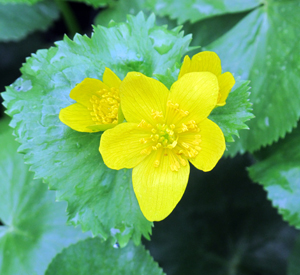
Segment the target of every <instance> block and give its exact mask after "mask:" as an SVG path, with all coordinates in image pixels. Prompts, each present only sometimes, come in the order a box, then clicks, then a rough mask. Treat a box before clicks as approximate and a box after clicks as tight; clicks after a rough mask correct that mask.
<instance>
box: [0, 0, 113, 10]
mask: <svg viewBox="0 0 300 275" xmlns="http://www.w3.org/2000/svg"><path fill="white" fill-rule="evenodd" d="M0 1H1V0H0ZM69 1H73V2H82V3H85V4H87V5H91V6H93V7H94V8H99V7H105V6H107V5H108V4H110V3H111V2H113V1H114V0H69Z"/></svg>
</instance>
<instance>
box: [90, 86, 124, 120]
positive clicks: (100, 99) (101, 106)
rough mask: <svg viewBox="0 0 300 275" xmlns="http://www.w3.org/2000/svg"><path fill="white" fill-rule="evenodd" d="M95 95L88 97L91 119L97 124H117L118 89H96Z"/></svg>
mask: <svg viewBox="0 0 300 275" xmlns="http://www.w3.org/2000/svg"><path fill="white" fill-rule="evenodd" d="M96 94H97V95H92V97H91V98H90V103H91V106H89V107H88V110H89V111H92V112H90V114H91V116H92V120H93V121H95V122H96V124H97V125H99V124H117V123H118V110H119V105H120V98H119V89H117V88H115V87H113V88H110V89H109V90H107V89H102V90H99V91H97V93H96Z"/></svg>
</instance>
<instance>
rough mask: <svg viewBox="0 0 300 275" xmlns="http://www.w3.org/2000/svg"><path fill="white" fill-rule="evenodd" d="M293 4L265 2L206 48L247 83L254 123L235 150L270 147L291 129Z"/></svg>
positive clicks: (295, 109) (295, 93)
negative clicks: (249, 86)
mask: <svg viewBox="0 0 300 275" xmlns="http://www.w3.org/2000/svg"><path fill="white" fill-rule="evenodd" d="M299 12H300V6H299V1H275V0H274V1H268V3H267V4H266V5H264V6H262V7H260V8H258V9H256V10H254V11H252V12H251V13H250V14H248V15H247V16H246V17H245V18H244V19H243V20H242V21H241V22H240V23H239V24H238V25H236V26H235V27H234V28H233V29H232V30H231V31H230V32H228V33H227V34H225V35H224V36H223V37H221V38H220V39H218V40H217V41H215V42H214V43H212V44H211V45H210V46H209V47H208V49H210V50H213V51H216V52H217V53H218V55H219V56H220V58H221V60H222V63H223V64H225V66H224V69H225V70H228V71H230V72H234V73H235V74H236V75H240V76H241V77H242V79H250V80H251V87H252V90H251V95H250V101H251V102H252V103H253V113H254V115H255V117H256V119H253V120H251V121H250V122H249V128H250V129H251V130H250V131H247V132H246V131H244V132H242V133H241V139H240V144H239V151H240V152H245V151H250V152H253V151H254V150H257V149H259V148H260V147H261V146H265V145H269V144H272V142H274V141H276V140H278V139H279V138H280V137H284V136H285V134H286V133H287V132H290V131H291V129H292V128H293V127H295V126H296V123H297V120H298V118H299V116H300V97H299V82H300V57H299V51H300V44H299V43H295V41H298V40H299V39H300V32H299V31H298V30H297V26H299V25H300V17H299Z"/></svg>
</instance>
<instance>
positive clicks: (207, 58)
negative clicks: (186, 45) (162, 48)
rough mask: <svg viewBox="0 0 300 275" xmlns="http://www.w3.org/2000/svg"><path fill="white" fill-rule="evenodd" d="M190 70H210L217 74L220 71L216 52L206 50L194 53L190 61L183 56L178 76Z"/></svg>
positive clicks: (219, 61)
mask: <svg viewBox="0 0 300 275" xmlns="http://www.w3.org/2000/svg"><path fill="white" fill-rule="evenodd" d="M185 62H186V64H185ZM181 71H182V72H181ZM190 72H211V73H213V74H214V75H216V76H219V75H220V74H221V73H222V68H221V60H220V58H219V57H218V55H217V54H216V53H214V52H208V51H206V52H201V53H198V54H195V55H194V56H193V57H192V60H191V61H190V60H189V58H188V59H186V58H184V61H183V64H182V67H181V70H180V73H179V77H178V78H180V77H182V76H183V75H184V74H186V73H190Z"/></svg>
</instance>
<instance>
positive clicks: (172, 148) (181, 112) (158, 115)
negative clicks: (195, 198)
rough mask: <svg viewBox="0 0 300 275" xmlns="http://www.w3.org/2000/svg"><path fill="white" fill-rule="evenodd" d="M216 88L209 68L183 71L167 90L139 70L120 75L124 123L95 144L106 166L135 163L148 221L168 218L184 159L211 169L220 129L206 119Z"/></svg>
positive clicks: (219, 149) (185, 172)
mask: <svg viewBox="0 0 300 275" xmlns="http://www.w3.org/2000/svg"><path fill="white" fill-rule="evenodd" d="M218 92H219V86H218V79H217V77H216V76H215V75H213V74H212V73H210V72H197V73H188V74H185V75H184V76H183V77H181V78H180V79H179V80H177V81H176V82H175V83H174V84H173V85H172V87H171V89H170V91H169V90H168V89H167V88H166V87H165V86H164V85H163V84H162V83H161V82H159V81H157V80H155V79H152V78H149V77H146V76H144V75H143V74H141V73H137V72H130V73H128V74H127V76H126V77H125V79H124V80H123V81H122V84H121V86H120V97H121V105H122V111H123V113H124V116H125V118H126V120H127V123H122V124H119V125H117V126H116V127H115V128H113V129H110V130H107V131H106V132H104V134H103V135H102V138H101V142H100V148H99V150H100V153H101V154H102V157H103V160H104V162H105V164H106V165H107V166H108V167H110V168H112V169H116V170H119V169H122V168H133V171H132V182H133V188H134V192H135V194H136V196H137V199H138V202H139V205H140V208H141V210H142V212H143V214H144V216H145V217H146V218H147V219H148V220H149V221H160V220H162V219H164V218H166V217H167V216H168V215H169V214H170V213H171V212H172V210H173V209H174V207H175V206H176V205H177V203H178V202H179V200H180V199H181V197H182V195H183V193H184V191H185V188H186V185H187V182H188V177H189V172H190V166H189V162H188V161H190V162H191V163H192V164H193V165H194V166H195V167H197V168H198V169H200V170H203V171H210V170H211V169H213V167H214V166H215V165H216V163H217V162H218V161H219V159H220V158H221V156H222V155H223V153H224V150H225V139H224V135H223V133H222V131H221V129H220V128H219V127H218V126H217V125H216V124H215V123H214V122H212V121H211V120H209V119H207V117H208V115H209V114H210V112H211V111H212V109H213V108H214V107H215V106H216V102H217V98H218Z"/></svg>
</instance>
